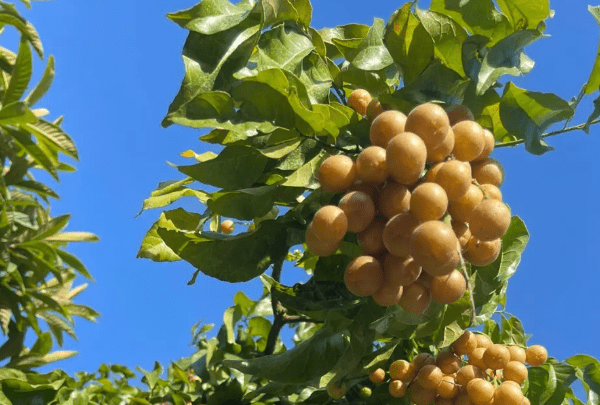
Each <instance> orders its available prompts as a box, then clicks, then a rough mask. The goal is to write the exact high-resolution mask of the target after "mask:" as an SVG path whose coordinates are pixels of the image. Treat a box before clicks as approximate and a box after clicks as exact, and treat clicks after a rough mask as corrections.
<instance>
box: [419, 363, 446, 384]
mask: <svg viewBox="0 0 600 405" xmlns="http://www.w3.org/2000/svg"><path fill="white" fill-rule="evenodd" d="M443 376H444V373H442V370H440V368H439V367H438V366H436V365H433V364H430V365H426V366H423V367H421V369H420V370H419V372H418V373H417V378H416V381H417V382H418V383H419V384H420V385H421V386H422V387H423V388H427V389H430V390H433V389H435V388H436V387H437V386H438V385H439V384H440V382H441V381H442V377H443Z"/></svg>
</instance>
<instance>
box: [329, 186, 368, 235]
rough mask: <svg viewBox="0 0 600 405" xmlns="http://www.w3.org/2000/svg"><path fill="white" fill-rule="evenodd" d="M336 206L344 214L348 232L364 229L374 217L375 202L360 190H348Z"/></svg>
mask: <svg viewBox="0 0 600 405" xmlns="http://www.w3.org/2000/svg"><path fill="white" fill-rule="evenodd" d="M338 207H339V208H340V209H341V210H342V211H343V212H344V214H346V218H347V220H348V232H354V233H357V232H362V231H364V230H365V229H367V227H368V226H369V224H370V223H371V222H373V219H374V218H375V203H374V202H373V200H372V199H371V197H369V195H368V194H367V193H363V192H362V191H350V192H349V193H348V194H346V195H345V196H343V197H342V199H341V200H340V202H339V203H338Z"/></svg>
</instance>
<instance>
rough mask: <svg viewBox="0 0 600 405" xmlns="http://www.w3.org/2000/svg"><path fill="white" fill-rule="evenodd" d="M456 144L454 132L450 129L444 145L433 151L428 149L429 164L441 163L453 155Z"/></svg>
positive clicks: (441, 144)
mask: <svg viewBox="0 0 600 405" xmlns="http://www.w3.org/2000/svg"><path fill="white" fill-rule="evenodd" d="M455 142H456V141H455V138H454V131H452V128H449V129H448V133H447V134H446V138H444V141H443V142H442V143H440V144H439V145H438V146H436V147H435V148H433V149H427V163H435V162H441V161H442V160H444V159H446V158H447V157H448V156H450V154H451V153H452V150H453V149H454V145H455Z"/></svg>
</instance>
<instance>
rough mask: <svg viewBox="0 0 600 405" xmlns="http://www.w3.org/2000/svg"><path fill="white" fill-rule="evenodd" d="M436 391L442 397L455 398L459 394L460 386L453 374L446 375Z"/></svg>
mask: <svg viewBox="0 0 600 405" xmlns="http://www.w3.org/2000/svg"><path fill="white" fill-rule="evenodd" d="M436 391H437V393H438V395H439V396H440V397H442V398H454V397H455V396H456V394H458V386H457V385H456V383H455V381H454V378H453V377H452V376H449V375H445V376H443V377H442V381H440V383H439V384H438V386H437V388H436Z"/></svg>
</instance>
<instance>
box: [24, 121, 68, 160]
mask: <svg viewBox="0 0 600 405" xmlns="http://www.w3.org/2000/svg"><path fill="white" fill-rule="evenodd" d="M25 128H26V129H27V130H28V131H30V132H31V133H32V134H33V135H35V137H36V138H37V139H38V141H39V142H46V143H50V144H51V145H53V146H54V147H56V148H57V149H58V150H60V151H61V152H63V153H64V154H66V155H67V156H70V157H72V158H73V159H77V160H79V153H78V152H77V148H76V147H75V143H74V142H73V139H71V137H70V136H69V135H67V133H66V132H64V131H63V130H62V129H61V128H60V127H58V126H56V125H54V124H52V123H50V122H47V121H44V120H41V119H40V120H39V121H37V122H34V123H30V124H26V125H25Z"/></svg>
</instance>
